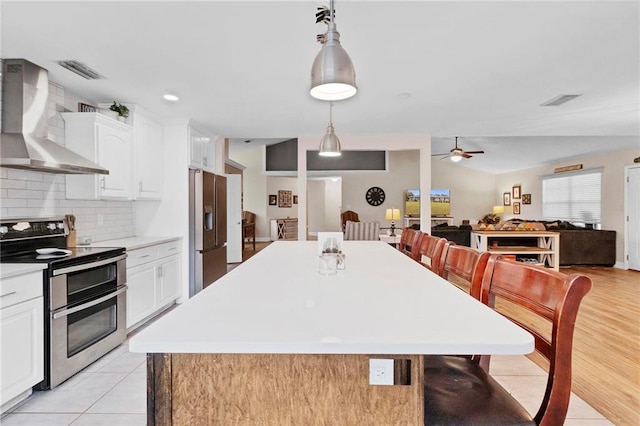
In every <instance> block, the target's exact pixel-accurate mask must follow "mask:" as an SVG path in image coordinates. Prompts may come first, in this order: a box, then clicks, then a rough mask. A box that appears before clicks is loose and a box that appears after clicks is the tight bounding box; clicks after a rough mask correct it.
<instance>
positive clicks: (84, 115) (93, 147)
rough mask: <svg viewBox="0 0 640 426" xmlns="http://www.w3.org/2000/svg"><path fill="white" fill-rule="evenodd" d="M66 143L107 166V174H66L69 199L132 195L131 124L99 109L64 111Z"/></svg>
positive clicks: (128, 197) (96, 198) (97, 198)
mask: <svg viewBox="0 0 640 426" xmlns="http://www.w3.org/2000/svg"><path fill="white" fill-rule="evenodd" d="M62 118H63V119H64V121H65V145H66V146H67V148H69V149H71V150H72V151H74V152H76V153H78V154H79V155H82V156H83V157H86V158H87V159H89V160H91V161H93V162H95V163H98V164H99V165H101V166H102V167H104V168H106V169H107V170H109V174H108V175H98V174H95V175H67V176H66V180H67V183H66V196H67V198H68V199H82V200H100V199H120V200H123V199H124V200H126V199H131V198H132V196H133V193H132V185H131V157H132V144H133V127H131V126H130V125H128V124H125V123H121V122H119V121H117V120H114V119H112V118H110V117H107V116H104V115H102V114H99V113H90V112H66V113H62Z"/></svg>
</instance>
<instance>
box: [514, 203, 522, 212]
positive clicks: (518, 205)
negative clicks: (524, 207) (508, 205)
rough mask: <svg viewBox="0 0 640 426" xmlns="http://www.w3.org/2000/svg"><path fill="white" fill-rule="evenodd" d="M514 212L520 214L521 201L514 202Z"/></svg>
mask: <svg viewBox="0 0 640 426" xmlns="http://www.w3.org/2000/svg"><path fill="white" fill-rule="evenodd" d="M513 214H520V203H513Z"/></svg>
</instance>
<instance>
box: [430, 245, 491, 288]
mask: <svg viewBox="0 0 640 426" xmlns="http://www.w3.org/2000/svg"><path fill="white" fill-rule="evenodd" d="M488 260H489V252H479V251H477V250H474V249H472V248H470V247H466V246H459V245H457V244H456V243H454V242H452V241H447V243H446V244H445V246H444V248H443V249H442V254H441V256H440V262H438V269H437V270H435V271H434V272H435V273H437V274H438V275H440V276H441V277H442V278H444V279H445V280H447V281H449V282H450V283H452V284H454V285H455V286H457V287H459V288H461V289H462V290H465V291H469V294H470V295H471V297H473V298H475V299H478V300H480V284H481V280H482V274H483V273H484V270H485V267H486V265H487V261H488Z"/></svg>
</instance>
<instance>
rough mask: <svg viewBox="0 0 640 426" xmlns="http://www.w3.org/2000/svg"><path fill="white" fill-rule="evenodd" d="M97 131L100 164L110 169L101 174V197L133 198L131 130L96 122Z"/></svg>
mask: <svg viewBox="0 0 640 426" xmlns="http://www.w3.org/2000/svg"><path fill="white" fill-rule="evenodd" d="M96 132H97V135H98V159H99V162H100V165H101V166H103V167H105V168H107V169H108V170H109V174H108V175H104V176H101V181H100V195H101V198H120V199H122V198H131V143H132V134H131V131H130V130H129V129H127V130H125V129H120V128H115V127H111V126H105V125H104V124H101V123H96Z"/></svg>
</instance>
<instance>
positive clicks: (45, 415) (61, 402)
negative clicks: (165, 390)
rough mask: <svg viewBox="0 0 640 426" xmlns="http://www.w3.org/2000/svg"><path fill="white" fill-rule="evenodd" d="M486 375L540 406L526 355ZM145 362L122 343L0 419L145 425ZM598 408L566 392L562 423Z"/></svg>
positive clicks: (500, 362)
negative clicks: (565, 407) (566, 399)
mask: <svg viewBox="0 0 640 426" xmlns="http://www.w3.org/2000/svg"><path fill="white" fill-rule="evenodd" d="M491 374H492V375H493V376H494V377H495V378H496V380H498V382H500V384H501V385H502V386H504V387H505V388H506V389H507V390H508V391H509V392H511V393H512V394H513V395H514V397H515V398H516V399H517V400H518V401H520V403H521V404H522V405H523V406H524V407H525V408H526V409H527V410H528V411H529V412H531V413H534V414H535V411H536V410H537V408H538V407H539V406H540V401H541V400H542V395H543V393H544V388H545V385H546V383H545V377H546V373H545V372H544V371H543V370H542V369H540V368H539V367H538V366H537V365H535V364H534V363H533V362H532V361H530V360H529V359H528V358H527V357H525V356H493V357H492V358H491ZM145 380H146V364H145V356H144V354H137V353H132V352H129V348H128V345H127V343H125V344H123V345H122V346H120V347H118V348H116V349H114V350H113V351H111V352H110V353H108V354H107V355H105V356H104V357H103V358H101V359H100V360H98V361H97V362H95V363H94V364H92V365H91V366H89V367H87V368H86V369H84V370H82V371H81V372H80V373H78V374H76V375H75V376H74V377H72V378H71V379H69V380H68V381H66V382H65V383H63V384H62V385H60V386H58V387H57V388H55V389H53V390H51V391H46V392H36V393H34V394H33V395H32V396H30V397H29V398H28V399H27V400H26V402H25V403H23V404H22V405H20V406H19V407H18V408H16V409H15V411H13V412H12V413H10V414H9V415H7V416H6V417H4V418H3V419H2V420H0V423H2V425H4V426H13V425H28V426H39V425H74V426H80V425H94V426H99V425H108V426H120V425H127V426H128V425H145V424H146V414H145V413H146V382H145ZM611 424H612V423H611V422H609V421H608V420H606V419H605V418H604V417H603V416H602V415H600V414H599V413H598V412H597V411H595V410H594V409H593V408H591V407H590V406H589V405H588V404H586V403H585V402H584V401H582V400H581V399H580V398H578V397H577V396H575V395H573V394H572V395H571V402H570V404H569V412H568V414H567V420H566V422H565V425H567V426H603V425H611Z"/></svg>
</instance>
